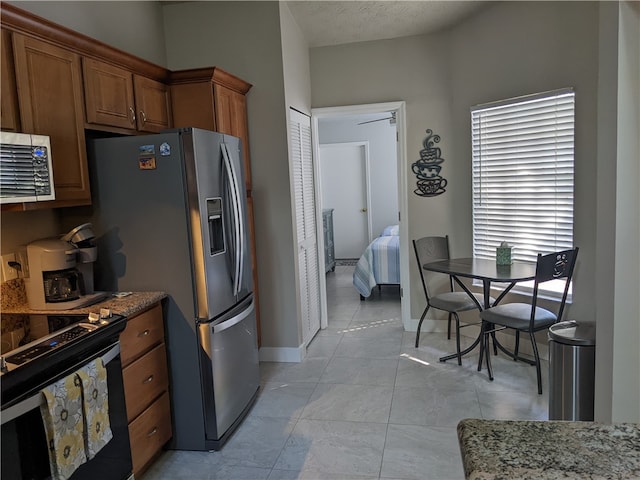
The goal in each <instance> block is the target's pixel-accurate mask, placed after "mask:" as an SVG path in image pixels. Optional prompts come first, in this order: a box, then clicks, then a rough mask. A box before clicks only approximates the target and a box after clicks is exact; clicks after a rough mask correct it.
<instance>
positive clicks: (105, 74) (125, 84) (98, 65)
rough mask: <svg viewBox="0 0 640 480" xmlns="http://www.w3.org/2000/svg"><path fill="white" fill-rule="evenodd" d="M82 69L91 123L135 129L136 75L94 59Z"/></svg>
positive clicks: (84, 62)
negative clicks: (134, 80)
mask: <svg viewBox="0 0 640 480" xmlns="http://www.w3.org/2000/svg"><path fill="white" fill-rule="evenodd" d="M82 69H83V73H84V97H85V107H86V114H87V123H93V124H98V125H111V126H113V127H120V128H129V129H135V128H136V112H135V104H134V103H133V102H134V99H133V74H132V73H131V72H129V71H128V70H125V69H123V68H119V67H115V66H113V65H109V64H108V63H104V62H100V61H97V60H93V59H90V58H83V60H82Z"/></svg>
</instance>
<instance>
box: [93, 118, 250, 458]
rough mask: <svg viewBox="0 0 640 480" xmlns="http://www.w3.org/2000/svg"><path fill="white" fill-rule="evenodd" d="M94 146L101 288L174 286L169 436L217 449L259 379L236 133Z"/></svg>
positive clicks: (175, 442)
mask: <svg viewBox="0 0 640 480" xmlns="http://www.w3.org/2000/svg"><path fill="white" fill-rule="evenodd" d="M88 148H89V158H90V163H89V165H90V172H91V179H92V190H93V195H94V198H93V215H92V223H93V226H94V232H95V234H96V243H97V246H98V264H97V265H96V268H95V277H96V278H95V284H96V288H98V289H101V290H107V291H152V290H155V291H158V290H162V291H165V292H167V294H168V296H169V299H168V302H167V306H166V309H165V325H166V345H167V352H168V362H169V367H170V369H169V371H170V392H171V404H172V417H173V418H172V420H173V439H172V441H171V443H170V445H169V447H170V448H174V449H179V450H211V449H216V450H217V449H219V448H221V447H222V445H223V444H224V442H225V441H226V440H227V439H228V438H229V436H230V434H231V433H232V432H233V431H234V429H235V427H237V425H238V424H239V423H240V422H241V421H242V419H243V418H244V416H245V415H246V414H247V412H248V411H249V409H250V408H251V405H252V404H253V401H254V400H255V397H256V395H257V391H258V387H259V368H258V347H257V338H256V317H255V310H254V299H253V284H252V266H251V265H252V264H251V257H250V255H251V249H250V247H249V237H248V228H247V208H246V192H245V181H244V173H243V168H242V165H243V162H242V149H241V143H240V140H239V139H238V138H235V137H232V136H229V135H223V134H219V133H215V132H210V131H207V130H200V129H196V128H187V129H176V130H170V131H167V132H164V133H160V134H154V135H144V136H135V137H119V138H108V139H95V140H92V141H90V142H89V147H88Z"/></svg>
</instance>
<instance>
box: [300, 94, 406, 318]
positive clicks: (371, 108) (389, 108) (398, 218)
mask: <svg viewBox="0 0 640 480" xmlns="http://www.w3.org/2000/svg"><path fill="white" fill-rule="evenodd" d="M376 114H377V115H379V118H380V119H389V118H390V117H393V119H394V121H395V125H396V132H397V141H396V148H395V151H394V152H393V155H391V156H390V161H391V166H392V168H395V172H396V175H394V177H396V178H397V203H395V202H394V205H397V212H394V219H395V223H397V224H398V225H399V232H400V303H401V312H402V313H401V315H402V322H403V325H404V327H405V329H406V328H407V327H408V326H409V324H410V305H411V299H410V291H409V288H408V287H409V243H408V226H407V224H406V222H404V221H403V219H405V218H407V211H408V198H407V168H406V164H407V161H406V113H405V102H388V103H378V104H367V105H351V106H341V107H326V108H314V109H312V144H313V152H314V156H315V157H316V158H321V154H320V141H319V138H320V137H319V122H320V121H321V120H323V119H329V118H340V117H347V116H358V115H361V116H363V118H365V117H364V116H369V117H370V116H371V115H376ZM394 156H395V158H393V157H394ZM319 163H320V162H318V164H317V165H319ZM319 169H320V167H318V170H319ZM317 173H318V174H317V175H316V192H318V194H319V196H320V198H319V199H318V202H317V205H316V208H317V209H318V210H320V209H321V208H322V207H321V205H322V188H321V185H319V182H320V178H321V173H320V172H319V171H318V172H317ZM374 200H375V199H374V198H372V199H371V201H372V202H373V201H374ZM378 230H382V228H381V227H379V226H377V225H376V221H375V218H374V219H373V221H372V232H373V236H377V235H378V233H376V232H377V231H378ZM321 232H322V225H319V227H318V233H319V235H318V243H319V245H318V249H319V251H323V248H324V239H323V238H322V235H320V233H321ZM354 294H357V293H355V290H354ZM320 303H321V321H320V325H321V328H326V327H327V325H328V315H327V290H326V278H325V277H324V276H321V277H320Z"/></svg>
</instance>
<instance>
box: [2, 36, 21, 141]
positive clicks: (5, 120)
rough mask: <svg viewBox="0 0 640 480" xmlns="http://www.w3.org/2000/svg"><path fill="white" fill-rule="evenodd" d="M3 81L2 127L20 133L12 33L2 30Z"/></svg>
mask: <svg viewBox="0 0 640 480" xmlns="http://www.w3.org/2000/svg"><path fill="white" fill-rule="evenodd" d="M0 49H1V50H2V80H1V83H0V88H1V89H2V91H1V92H0V101H1V102H2V104H1V107H0V109H1V110H0V127H1V128H2V130H5V131H10V132H19V131H20V120H19V117H18V90H17V89H16V76H15V75H16V74H15V69H14V68H13V50H12V48H11V33H10V32H9V31H8V30H4V29H3V30H2V43H0Z"/></svg>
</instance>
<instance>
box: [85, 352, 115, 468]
mask: <svg viewBox="0 0 640 480" xmlns="http://www.w3.org/2000/svg"><path fill="white" fill-rule="evenodd" d="M78 376H79V377H80V380H81V382H82V398H83V401H82V404H83V410H84V419H85V447H86V454H87V459H88V460H91V459H92V458H93V457H95V456H96V453H98V452H99V451H100V449H101V448H102V447H104V446H105V445H106V444H107V443H109V440H111V438H112V437H113V434H112V432H111V426H110V424H109V392H108V390H107V369H106V368H104V364H103V363H102V359H101V358H98V359H96V360H94V361H93V362H91V363H89V364H87V365H85V366H84V367H82V368H81V369H80V370H78Z"/></svg>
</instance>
